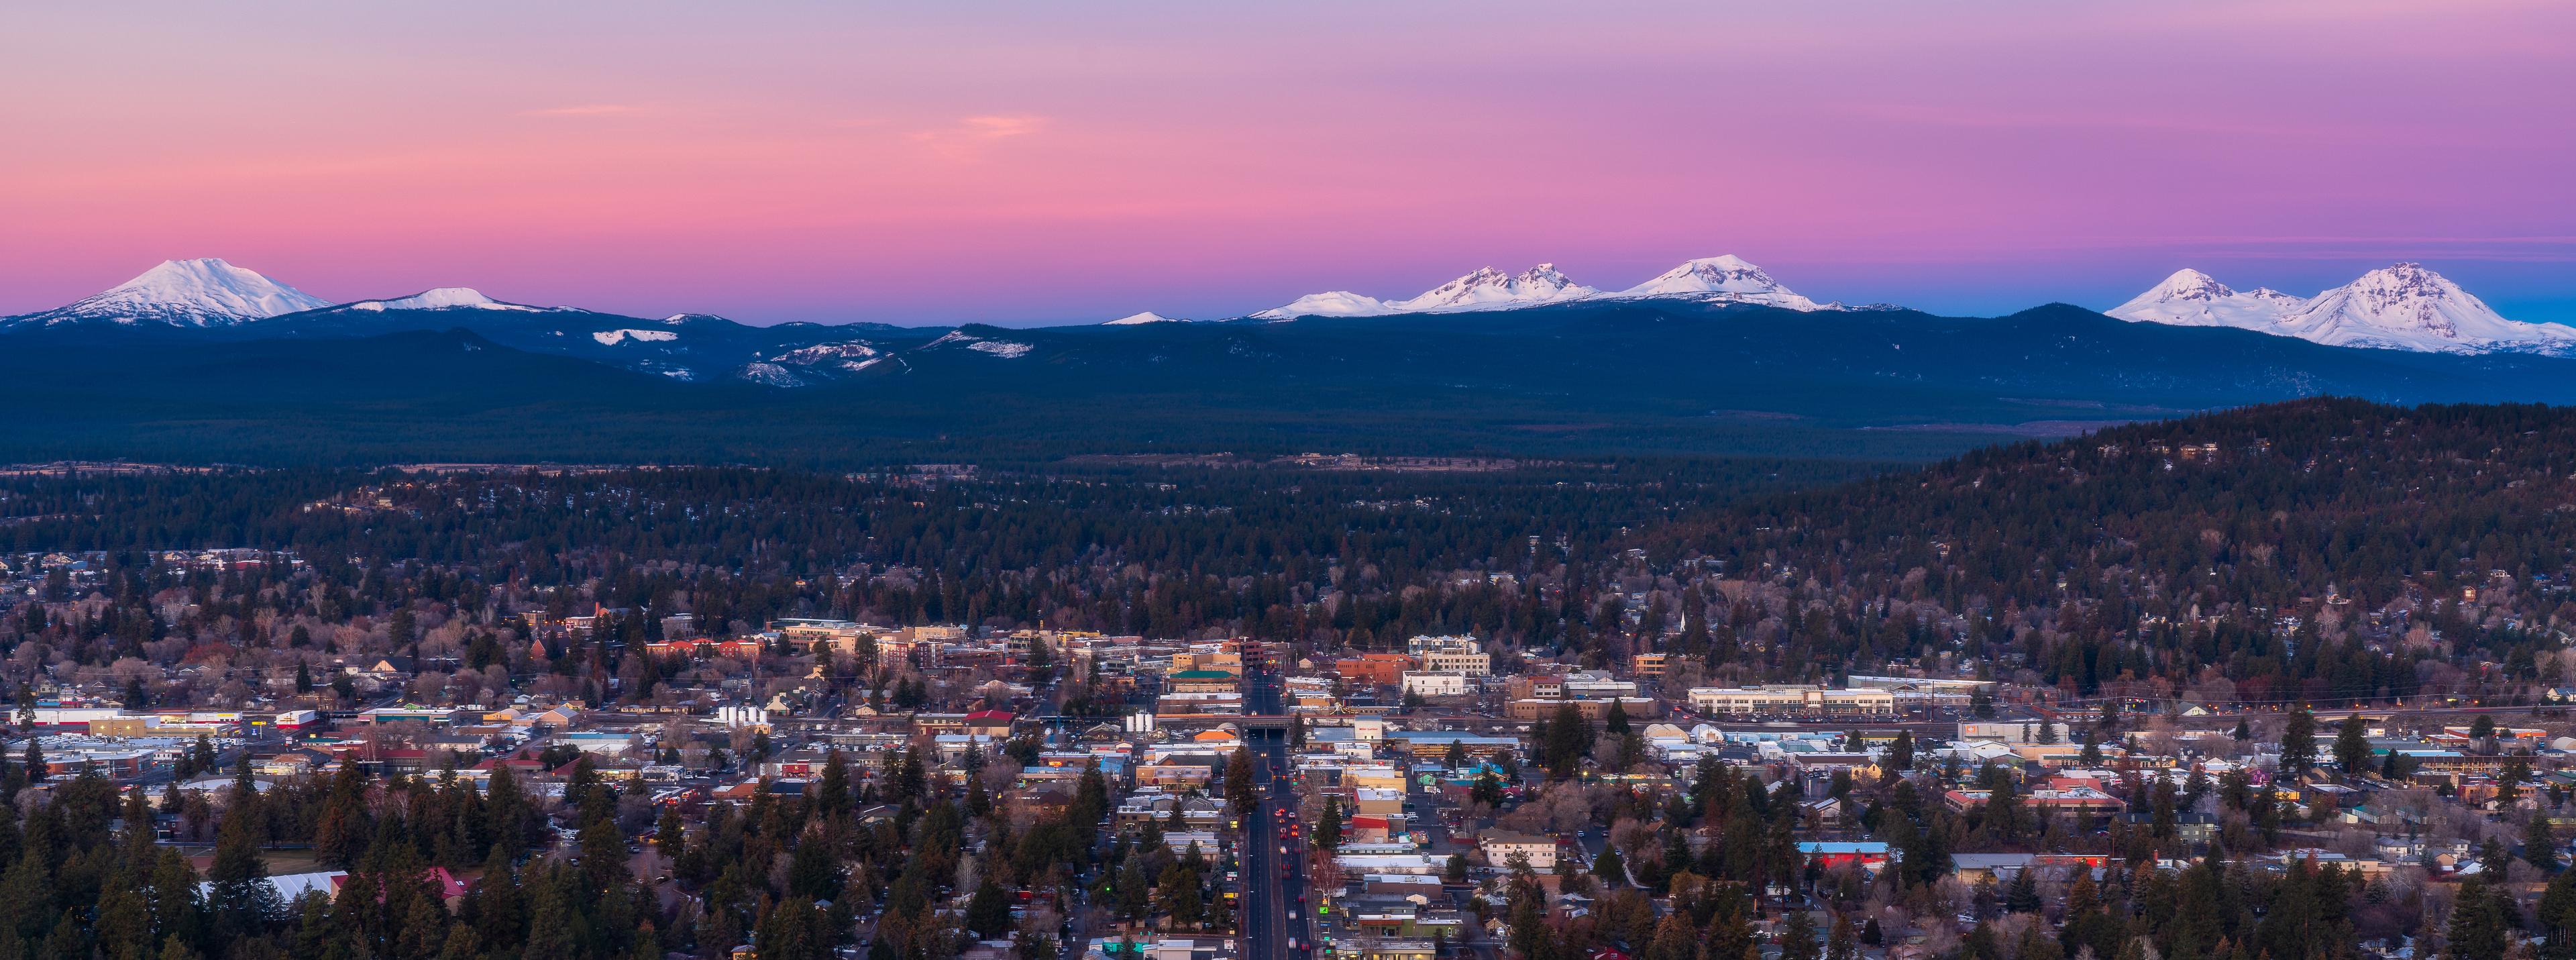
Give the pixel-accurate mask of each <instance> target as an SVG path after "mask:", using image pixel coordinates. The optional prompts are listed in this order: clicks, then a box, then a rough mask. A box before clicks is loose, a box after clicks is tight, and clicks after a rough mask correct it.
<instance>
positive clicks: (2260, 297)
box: [2106, 267, 2308, 331]
mask: <svg viewBox="0 0 2576 960" xmlns="http://www.w3.org/2000/svg"><path fill="white" fill-rule="evenodd" d="M2307 302H2308V300H2307V298H2306V297H2299V296H2292V295H2290V294H2286V293H2282V292H2281V291H2278V290H2274V289H2271V288H2269V287H2256V288H2254V289H2252V290H2236V289H2232V288H2230V287H2228V285H2226V284H2223V283H2220V282H2218V279H2217V278H2216V277H2212V276H2210V275H2208V274H2206V273H2202V272H2200V271H2198V270H2194V269H2191V268H2189V267H2185V268H2183V269H2180V270H2176V271H2174V274H2173V276H2170V277H2166V278H2165V280H2164V282H2163V283H2159V284H2156V286H2155V289H2152V290H2149V291H2147V292H2145V293H2141V294H2139V295H2137V296H2136V297H2133V298H2130V300H2129V302H2127V303H2123V304H2121V305H2119V306H2116V307H2112V308H2111V309H2110V310H2109V311H2106V312H2107V313H2108V314H2109V315H2111V316H2114V317H2118V318H2120V319H2122V320H2139V321H2146V322H2150V323H2167V324H2172V325H2174V326H2178V327H2239V328H2243V329H2246V330H2266V331H2268V330H2270V329H2271V328H2272V327H2274V326H2277V325H2279V324H2280V322H2281V318H2282V317H2283V316H2284V315H2287V314H2288V313H2290V312H2291V311H2293V310H2297V309H2299V308H2300V307H2301V306H2303V305H2305V304H2306V303H2307Z"/></svg>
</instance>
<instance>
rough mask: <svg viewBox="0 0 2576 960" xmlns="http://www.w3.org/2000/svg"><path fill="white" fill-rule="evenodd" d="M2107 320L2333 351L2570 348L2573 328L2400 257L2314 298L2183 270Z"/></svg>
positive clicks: (2566, 351)
mask: <svg viewBox="0 0 2576 960" xmlns="http://www.w3.org/2000/svg"><path fill="white" fill-rule="evenodd" d="M2109 315H2110V316H2114V317H2118V318H2120V319H2123V320H2135V321H2140V322H2144V323H2167V324H2174V325H2177V326H2186V327H2234V328H2237V329H2239V330H2252V331H2254V332H2256V333H2267V334H2272V335H2274V336H2283V337H2296V338H2298V339H2301V340H2306V341H2308V342H2310V343H2322V344H2326V345H2329V346H2337V347H2371V348H2377V349H2383V350H2413V351H2420V352H2427V353H2496V352H2508V353H2538V354H2545V355H2549V356H2567V355H2570V354H2576V327H2569V326H2567V325H2565V324H2558V323H2522V322H2518V321H2513V320H2507V319H2505V318H2504V317H2503V316H2502V315H2501V314H2498V313H2496V311H2495V309H2494V308H2493V307H2489V306H2487V305H2486V302H2485V301H2482V300H2479V299H2478V298H2477V297H2475V296H2473V295H2471V294H2470V293H2469V292H2468V291H2466V290H2463V289H2460V285H2459V284H2456V283H2453V282H2451V280H2450V278H2448V277H2445V276H2442V275H2441V274H2438V273H2435V272H2433V271H2431V270H2428V269H2425V267H2424V265H2422V264H2418V263H2400V264H2396V265H2394V266H2389V267H2383V268H2380V269H2377V270H2373V271H2370V272H2369V273H2365V274H2362V275H2361V278H2360V279H2357V280H2354V281H2353V282H2351V283H2347V284H2344V285H2343V286H2340V287H2336V288H2334V289H2332V290H2328V291H2325V292H2324V293H2320V294H2317V295H2316V296H2313V297H2299V296H2293V295H2290V294H2286V293H2282V292H2280V291H2278V290H2271V289H2266V288H2262V287H2257V288H2255V289H2252V290H2241V291H2240V290H2236V289H2232V288H2230V287H2228V286H2227V285H2226V284H2223V283H2220V282H2218V280H2217V278H2215V277H2211V276H2210V275H2208V274H2206V273H2202V272H2200V271H2198V270H2191V269H2184V270H2179V271H2176V272H2175V273H2174V275H2173V276H2170V277H2166V278H2165V280H2164V282H2163V283H2159V284H2156V285H2155V287H2154V288H2153V289H2150V290H2148V291H2147V292H2145V293H2141V294H2139V295H2137V296H2136V297H2134V298H2132V299H2130V300H2129V302H2127V303H2123V304H2121V305H2119V306H2116V307H2112V308H2111V309H2110V311H2109Z"/></svg>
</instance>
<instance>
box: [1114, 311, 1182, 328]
mask: <svg viewBox="0 0 2576 960" xmlns="http://www.w3.org/2000/svg"><path fill="white" fill-rule="evenodd" d="M1188 322H1189V321H1188V320H1185V319H1182V318H1180V317H1166V316H1164V315H1162V314H1159V313H1155V312H1154V311H1151V310H1147V311H1145V312H1143V313H1131V314H1128V315H1126V316H1123V317H1120V318H1118V319H1116V320H1111V321H1108V322H1105V323H1102V324H1101V326H1104V327H1137V326H1143V325H1145V324H1148V323H1188Z"/></svg>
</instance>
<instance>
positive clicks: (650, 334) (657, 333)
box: [590, 330, 680, 347]
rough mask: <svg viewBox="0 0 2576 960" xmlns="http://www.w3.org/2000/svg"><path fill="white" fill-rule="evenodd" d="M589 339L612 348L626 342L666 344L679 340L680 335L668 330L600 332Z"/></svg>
mask: <svg viewBox="0 0 2576 960" xmlns="http://www.w3.org/2000/svg"><path fill="white" fill-rule="evenodd" d="M590 338H591V339H593V340H597V341H599V345H600V346H603V347H613V346H616V345H618V344H620V343H624V342H626V341H628V340H637V341H645V342H651V343H668V342H670V341H673V340H677V339H680V335H679V334H677V333H673V332H671V331H669V330H602V331H599V332H598V333H594V334H591V335H590Z"/></svg>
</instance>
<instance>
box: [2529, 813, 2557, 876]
mask: <svg viewBox="0 0 2576 960" xmlns="http://www.w3.org/2000/svg"><path fill="white" fill-rule="evenodd" d="M2522 858H2523V859H2525V860H2528V861H2531V865H2532V866H2535V867H2539V868H2540V870H2541V872H2543V873H2551V872H2555V871H2557V869H2558V867H2559V862H2558V835H2557V833H2556V832H2554V831H2552V830H2550V829H2549V815H2548V814H2546V813H2540V812H2537V811H2535V812H2533V813H2532V815H2531V819H2529V820H2525V821H2523V823H2522Z"/></svg>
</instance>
